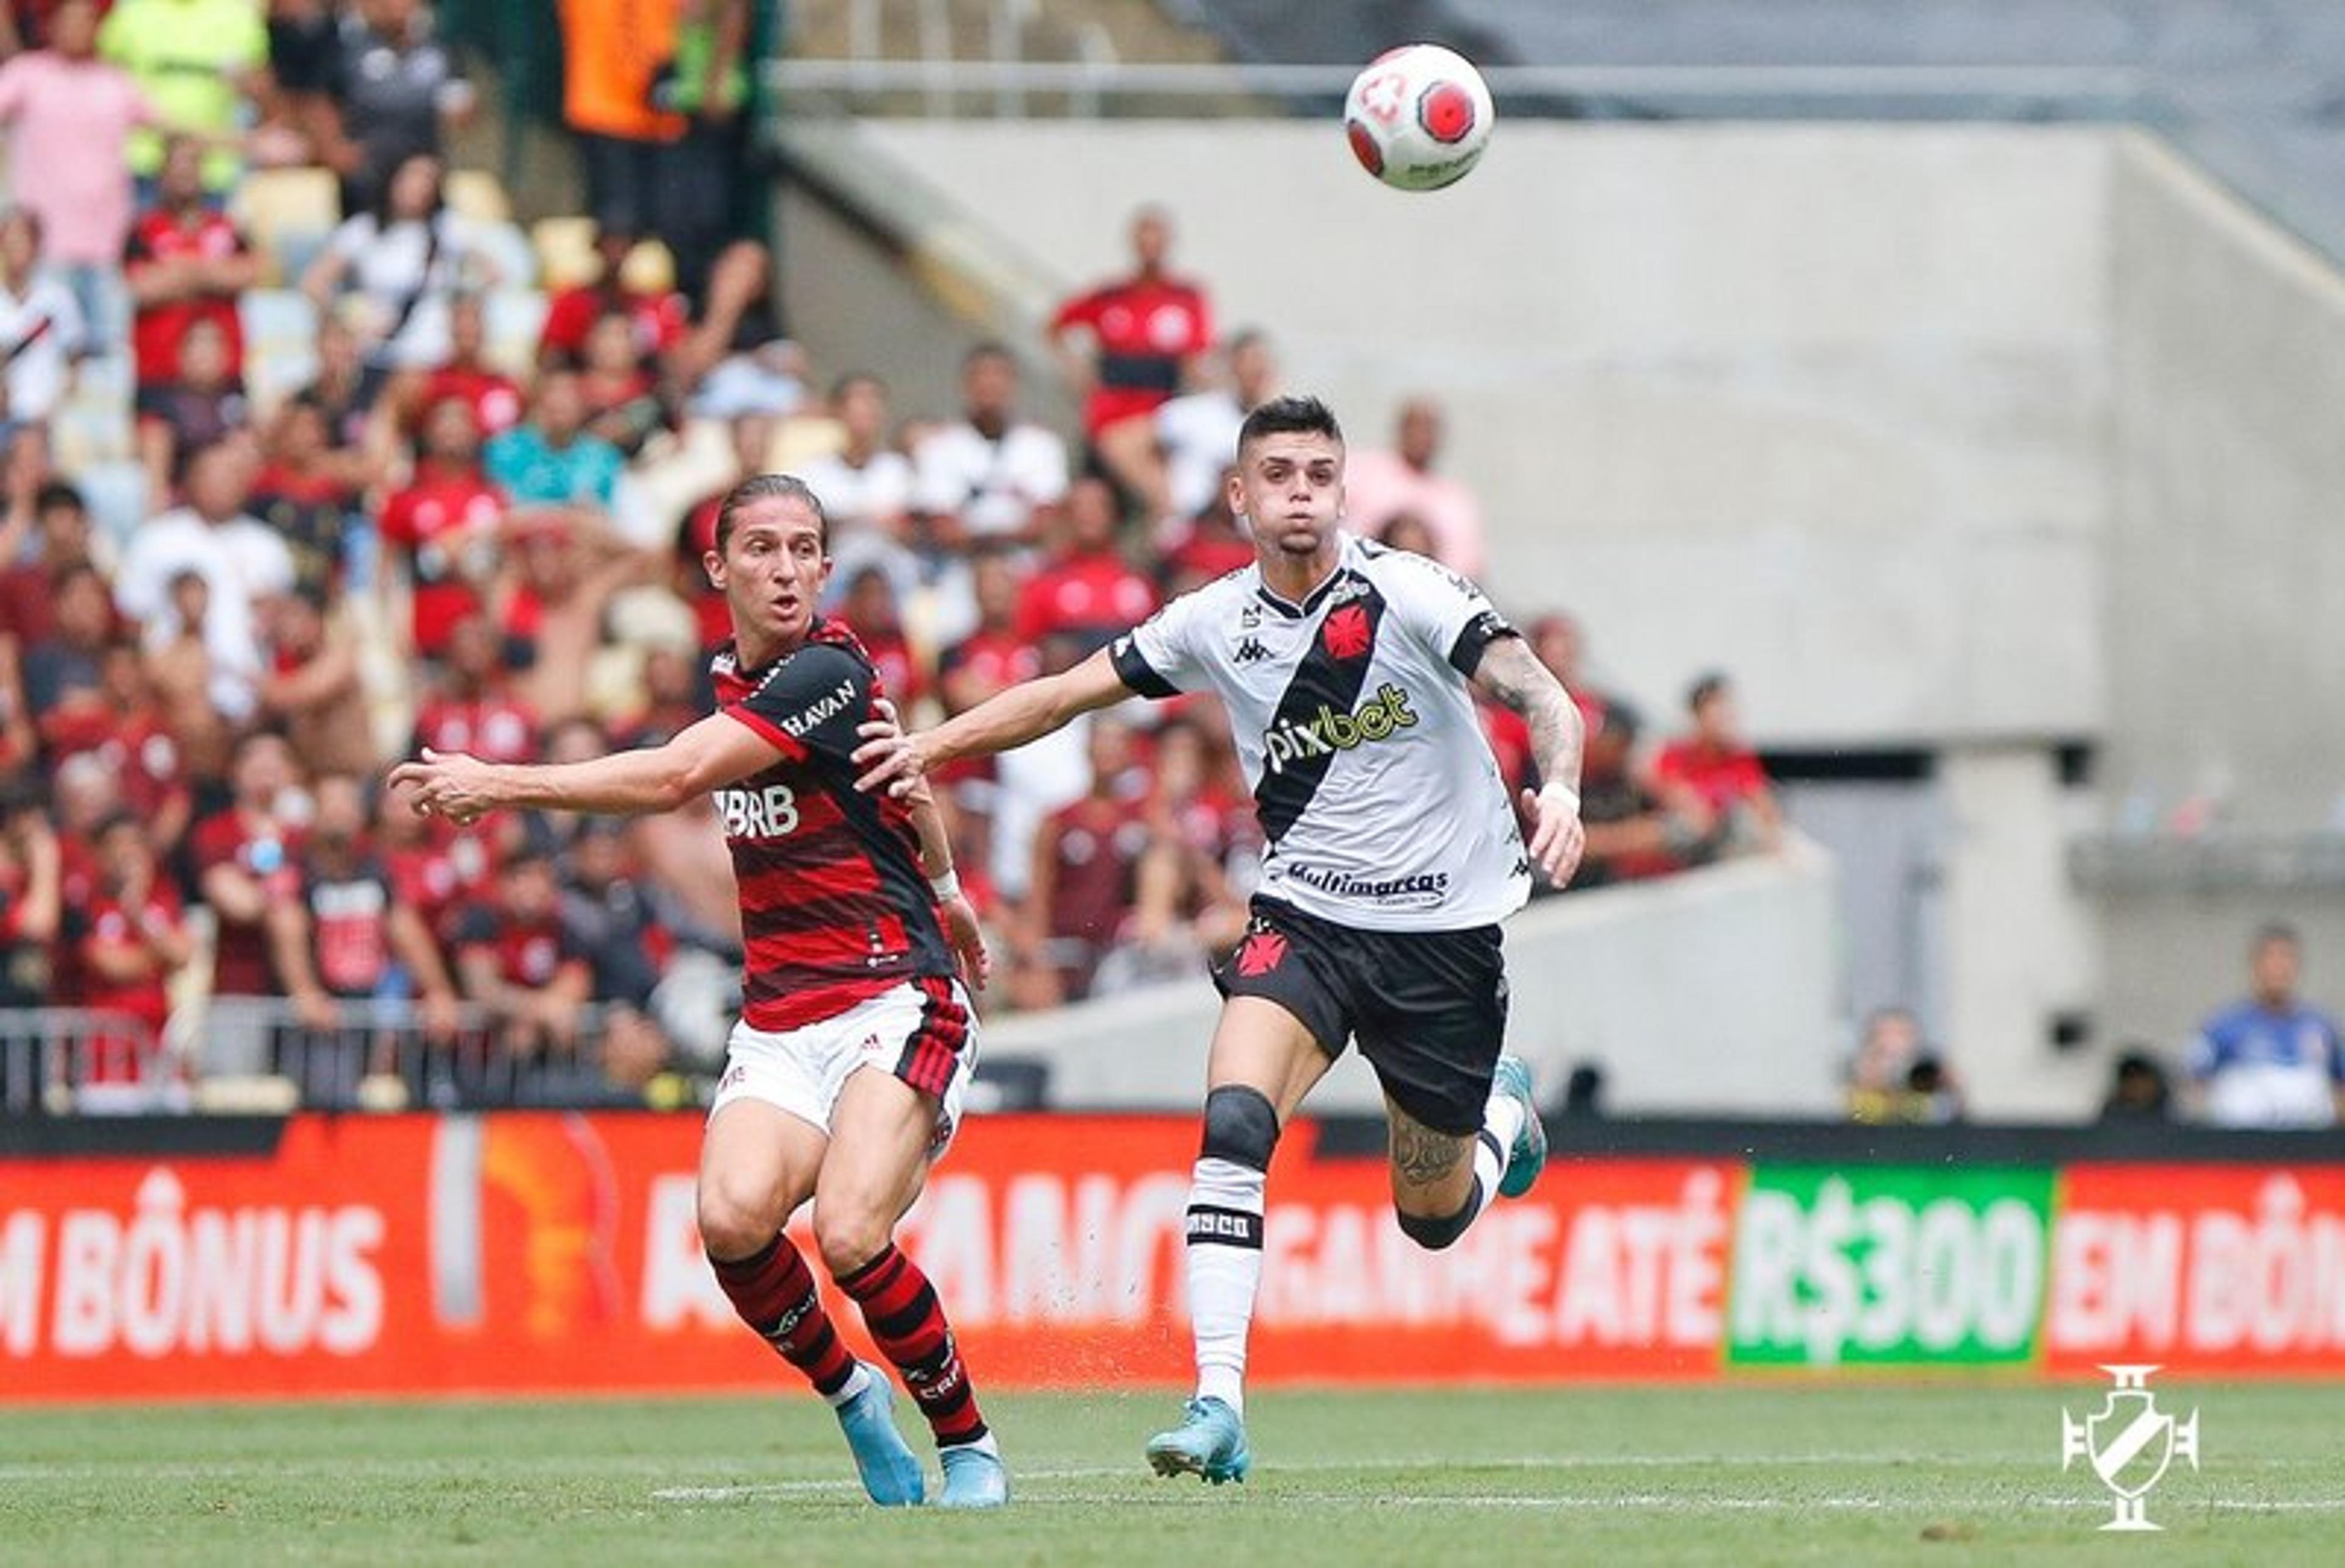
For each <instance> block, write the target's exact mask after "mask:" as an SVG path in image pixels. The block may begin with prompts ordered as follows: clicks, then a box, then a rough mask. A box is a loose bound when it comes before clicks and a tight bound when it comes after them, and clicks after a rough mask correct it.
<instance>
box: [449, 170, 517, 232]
mask: <svg viewBox="0 0 2345 1568" xmlns="http://www.w3.org/2000/svg"><path fill="white" fill-rule="evenodd" d="M448 210H449V211H451V212H454V213H461V214H462V216H464V217H471V218H477V219H479V220H480V221H481V222H482V223H510V222H512V221H513V202H512V201H511V200H510V199H508V198H507V197H506V196H505V187H504V184H503V181H501V180H499V179H498V178H497V177H496V176H495V175H492V174H491V173H490V172H489V171H488V170H486V169H484V168H452V169H450V170H449V171H448Z"/></svg>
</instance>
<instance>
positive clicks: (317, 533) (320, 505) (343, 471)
mask: <svg viewBox="0 0 2345 1568" xmlns="http://www.w3.org/2000/svg"><path fill="white" fill-rule="evenodd" d="M260 451H261V466H260V472H259V475H258V476H257V477H256V478H255V479H254V480H253V481H252V515H253V516H255V517H257V518H259V520H260V521H263V522H265V523H267V524H268V525H269V527H270V528H273V529H275V530H276V531H277V532H278V533H279V535H280V536H281V537H282V538H283V539H284V541H285V547H286V548H287V549H288V550H289V551H292V552H293V586H294V591H295V592H299V593H311V594H316V595H318V596H320V598H326V599H330V598H331V597H332V596H333V595H334V594H336V593H337V592H340V589H341V586H342V572H343V562H344V558H345V556H346V555H347V553H348V551H349V537H350V518H351V516H352V514H353V513H355V512H356V511H358V507H359V493H360V491H362V490H364V489H365V488H366V487H367V486H369V485H371V483H372V482H373V481H374V472H375V469H376V466H377V465H376V464H375V463H374V462H373V461H372V460H371V459H370V458H369V457H368V456H367V455H366V453H364V452H363V451H360V450H353V449H350V448H347V447H339V448H338V447H336V446H335V445H334V444H333V424H332V420H331V418H330V416H329V415H328V413H327V411H326V407H325V405H324V404H323V403H320V401H319V400H317V399H316V398H313V397H311V396H310V394H308V393H306V392H304V393H301V394H299V395H298V396H295V397H291V398H288V399H287V400H285V401H284V402H283V403H282V404H280V405H279V408H278V410H277V413H276V417H275V418H273V419H271V420H269V429H268V431H267V435H266V438H265V439H264V440H263V441H262V444H261V449H260Z"/></svg>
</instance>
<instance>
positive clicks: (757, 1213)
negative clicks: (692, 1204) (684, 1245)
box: [696, 1174, 788, 1259]
mask: <svg viewBox="0 0 2345 1568" xmlns="http://www.w3.org/2000/svg"><path fill="white" fill-rule="evenodd" d="M696 1212H699V1223H701V1247H706V1249H708V1256H713V1259H746V1256H753V1254H755V1251H760V1249H762V1247H765V1245H766V1242H772V1239H774V1238H777V1235H778V1233H781V1221H786V1219H788V1212H777V1205H774V1195H772V1193H765V1190H757V1189H755V1184H736V1181H727V1179H725V1177H722V1174H713V1177H704V1179H701V1186H699V1193H696Z"/></svg>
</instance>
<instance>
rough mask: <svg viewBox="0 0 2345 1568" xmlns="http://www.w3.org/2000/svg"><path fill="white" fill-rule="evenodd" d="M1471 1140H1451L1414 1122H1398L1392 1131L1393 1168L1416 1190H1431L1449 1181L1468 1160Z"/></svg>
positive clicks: (1446, 1135)
mask: <svg viewBox="0 0 2345 1568" xmlns="http://www.w3.org/2000/svg"><path fill="white" fill-rule="evenodd" d="M1472 1143H1473V1140H1472V1139H1471V1138H1451V1137H1450V1136H1449V1135H1448V1134H1447V1133H1440V1132H1435V1131H1434V1130H1433V1129H1432V1128H1426V1127H1419V1126H1417V1125H1416V1123H1414V1122H1406V1121H1402V1122H1396V1123H1394V1124H1393V1129H1392V1162H1393V1168H1394V1169H1395V1170H1397V1171H1398V1172H1400V1174H1401V1178H1402V1179H1403V1180H1405V1181H1406V1182H1407V1183H1408V1184H1409V1185H1410V1186H1412V1187H1431V1186H1433V1185H1434V1184H1435V1183H1436V1182H1438V1181H1441V1180H1443V1179H1447V1177H1448V1175H1449V1173H1450V1172H1451V1171H1453V1170H1456V1169H1457V1162H1458V1161H1459V1160H1461V1159H1464V1158H1466V1151H1467V1148H1469V1147H1470V1146H1471V1145H1472Z"/></svg>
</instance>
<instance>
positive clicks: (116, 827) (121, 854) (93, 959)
mask: <svg viewBox="0 0 2345 1568" xmlns="http://www.w3.org/2000/svg"><path fill="white" fill-rule="evenodd" d="M93 848H94V851H95V861H96V885H94V887H93V888H92V890H91V896H90V898H89V899H88V901H87V902H86V903H82V902H78V901H77V902H76V904H75V905H73V906H71V907H70V908H68V910H67V911H66V927H65V929H66V941H67V942H68V943H70V944H71V945H72V946H73V947H74V950H75V953H74V956H75V963H74V966H73V967H74V970H75V972H76V974H77V975H78V976H79V977H80V984H79V986H78V991H79V994H78V995H77V996H74V997H73V998H72V1001H73V1003H74V1004H76V1005H77V1006H80V1007H87V1008H89V1009H90V1010H92V1011H94V1012H100V1013H109V1014H113V1015H116V1016H117V1017H121V1018H124V1019H126V1020H128V1021H129V1022H130V1023H131V1024H132V1025H134V1026H135V1027H131V1028H127V1029H125V1030H124V1031H123V1032H121V1033H120V1034H115V1033H113V1032H111V1031H108V1032H107V1033H105V1034H103V1035H101V1036H100V1037H97V1038H96V1039H95V1040H93V1041H92V1042H91V1044H92V1046H93V1047H95V1049H94V1051H93V1055H94V1057H95V1059H94V1060H91V1061H89V1062H86V1063H85V1064H84V1066H83V1069H82V1074H81V1081H82V1082H84V1083H101V1084H137V1083H141V1082H143V1081H145V1080H146V1079H147V1070H146V1069H147V1067H148V1065H149V1064H150V1061H151V1054H152V1051H153V1049H154V1047H156V1045H157V1043H158V1042H159V1041H160V1040H161V1038H162V1035H163V1025H164V1023H165V1022H166V1021H167V1019H168V1018H169V1017H170V1014H171V997H170V992H169V989H168V987H169V983H170V979H171V976H173V975H175V974H177V973H178V971H179V970H181V969H183V968H185V967H186V966H188V963H189V962H190V961H191V960H192V959H193V958H194V957H195V955H196V944H195V939H194V938H193V937H192V936H190V935H189V934H188V926H187V917H186V916H185V915H184V913H183V912H182V911H181V910H180V908H179V898H178V894H176V893H174V892H173V891H172V890H171V885H170V883H169V882H168V881H167V880H166V879H165V878H163V877H162V876H160V875H157V865H156V863H155V855H154V852H153V851H152V850H150V849H148V848H147V836H146V834H145V833H144V832H143V831H142V830H141V828H140V827H139V824H138V819H137V817H135V816H132V815H130V814H127V813H123V814H117V815H115V816H111V817H108V818H107V820H106V821H104V822H102V823H100V824H98V827H97V833H96V841H95V844H94V845H93Z"/></svg>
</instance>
